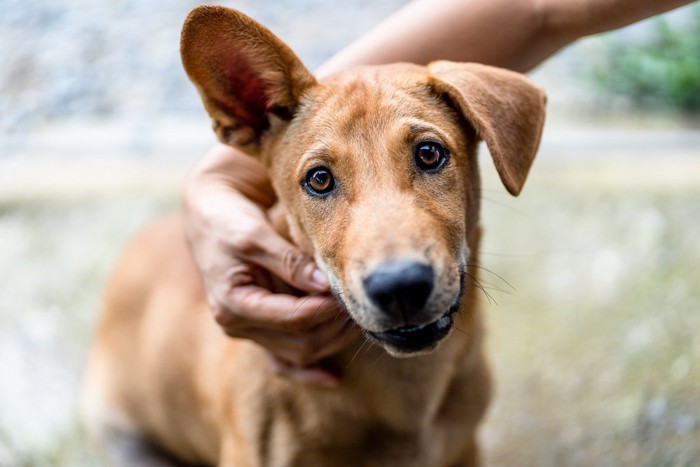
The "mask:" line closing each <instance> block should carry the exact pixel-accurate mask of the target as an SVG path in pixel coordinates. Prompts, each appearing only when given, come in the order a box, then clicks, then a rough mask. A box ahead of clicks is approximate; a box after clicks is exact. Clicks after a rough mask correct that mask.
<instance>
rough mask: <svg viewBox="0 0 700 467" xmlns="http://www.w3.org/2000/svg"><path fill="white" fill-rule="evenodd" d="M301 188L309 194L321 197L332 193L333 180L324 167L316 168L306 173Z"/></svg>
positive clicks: (329, 172)
mask: <svg viewBox="0 0 700 467" xmlns="http://www.w3.org/2000/svg"><path fill="white" fill-rule="evenodd" d="M303 186H304V188H305V189H306V191H307V192H308V193H309V194H311V195H313V196H323V195H326V194H328V193H330V192H331V191H333V189H334V188H335V179H334V178H333V174H332V173H331V171H330V170H329V169H327V168H326V167H316V168H313V169H311V170H309V171H308V172H306V178H305V179H304V183H303Z"/></svg>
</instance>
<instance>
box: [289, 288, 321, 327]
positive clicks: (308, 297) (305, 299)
mask: <svg viewBox="0 0 700 467" xmlns="http://www.w3.org/2000/svg"><path fill="white" fill-rule="evenodd" d="M315 296H316V294H311V295H308V296H307V297H305V298H304V300H302V301H301V303H300V304H299V305H298V306H297V307H296V308H295V309H294V311H293V312H292V314H291V315H290V316H289V318H287V321H291V319H292V318H294V315H295V314H297V311H299V308H301V307H302V306H304V303H306V302H307V301H308V300H309V299H310V298H311V297H315Z"/></svg>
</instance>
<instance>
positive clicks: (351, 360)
mask: <svg viewBox="0 0 700 467" xmlns="http://www.w3.org/2000/svg"><path fill="white" fill-rule="evenodd" d="M367 342H368V340H367V338H366V337H365V341H364V342H363V343H362V345H360V348H359V349H357V352H355V355H353V356H352V358H351V359H350V362H349V363H348V365H347V366H346V367H345V368H346V369H347V368H350V365H352V362H354V361H355V358H357V355H358V354H359V353H360V350H362V348H363V347H364V346H365V345H366V344H367Z"/></svg>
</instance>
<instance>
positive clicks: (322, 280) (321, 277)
mask: <svg viewBox="0 0 700 467" xmlns="http://www.w3.org/2000/svg"><path fill="white" fill-rule="evenodd" d="M307 268H308V269H309V270H308V272H310V273H311V282H313V284H314V285H315V286H316V287H318V288H320V289H322V290H325V289H327V288H328V286H329V285H330V284H329V283H328V278H327V277H326V275H325V274H324V273H323V271H321V270H320V269H319V268H318V267H317V266H316V265H315V264H309V265H308V266H307ZM312 271H313V272H312ZM307 277H308V275H307Z"/></svg>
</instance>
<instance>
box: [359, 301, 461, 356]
mask: <svg viewBox="0 0 700 467" xmlns="http://www.w3.org/2000/svg"><path fill="white" fill-rule="evenodd" d="M453 324H454V320H453V312H452V311H448V312H447V313H446V314H444V315H443V316H442V317H441V318H440V319H438V320H436V321H433V322H432V323H429V324H425V325H422V326H403V327H400V328H396V329H390V330H388V331H383V332H368V333H367V334H369V336H370V337H372V339H374V340H375V341H376V342H378V343H379V344H381V345H382V347H384V349H386V351H387V352H388V353H389V354H390V355H392V356H394V357H412V356H415V355H420V354H424V353H427V352H430V351H431V350H433V349H435V347H437V345H438V344H439V343H440V341H442V340H443V339H444V338H445V337H447V335H448V334H449V333H450V330H451V329H452V326H453Z"/></svg>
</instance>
